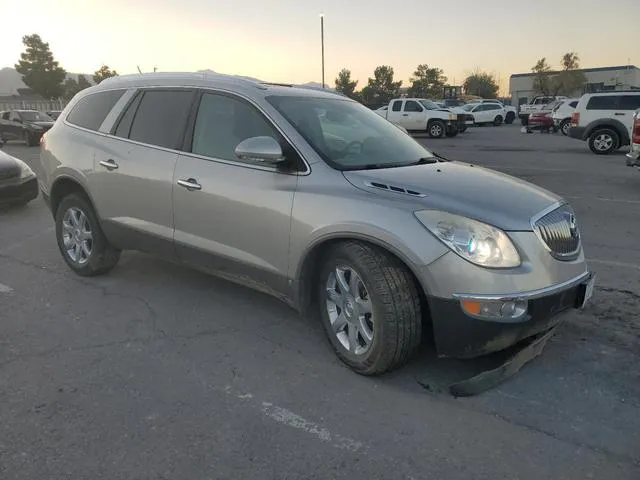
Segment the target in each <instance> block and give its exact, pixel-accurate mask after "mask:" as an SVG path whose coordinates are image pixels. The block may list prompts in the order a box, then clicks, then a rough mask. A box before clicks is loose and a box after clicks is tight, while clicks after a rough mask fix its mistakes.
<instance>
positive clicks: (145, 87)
mask: <svg viewBox="0 0 640 480" xmlns="http://www.w3.org/2000/svg"><path fill="white" fill-rule="evenodd" d="M155 88H159V89H167V88H184V89H191V90H202V91H205V90H206V91H211V92H213V93H216V92H219V93H224V94H230V95H233V96H235V97H238V98H241V99H243V100H246V101H248V102H249V103H250V104H251V105H253V106H254V107H255V108H256V109H257V110H258V111H259V112H260V113H262V114H263V115H264V116H265V117H266V118H267V119H268V120H269V121H270V122H271V124H272V125H273V126H274V128H275V129H276V130H277V131H278V132H280V134H281V135H282V136H283V137H284V139H285V140H286V141H287V142H289V144H290V145H291V146H292V147H293V149H294V150H295V151H296V153H297V154H298V155H299V156H300V158H301V159H302V163H303V164H304V166H305V167H306V168H305V170H304V171H300V172H284V171H280V170H278V169H277V167H265V166H264V165H251V164H249V163H242V162H239V161H237V162H236V161H233V160H223V159H219V158H213V157H207V156H204V155H199V154H195V153H192V152H185V151H183V150H175V149H172V148H165V147H160V146H158V145H152V144H149V143H144V142H138V141H136V140H131V139H129V138H122V137H118V136H116V135H112V134H110V133H105V132H102V131H96V130H90V129H88V128H85V127H81V126H79V125H75V124H73V123H70V122H68V121H67V118H66V117H67V116H68V114H67V115H65V118H63V119H62V122H63V123H64V125H66V126H68V127H71V128H75V129H78V130H82V131H84V132H87V133H92V134H96V135H100V136H102V137H107V138H111V139H118V140H120V141H123V142H128V143H132V144H134V145H140V146H143V147H149V148H153V149H156V150H160V151H163V152H171V153H177V154H178V155H184V156H189V157H194V158H198V159H201V160H206V161H209V162H218V163H224V164H227V165H234V166H238V167H243V168H250V169H254V170H262V171H268V172H273V173H279V174H282V175H295V176H307V175H309V174H310V173H311V164H310V163H309V162H308V161H307V159H306V158H305V157H304V155H302V152H301V151H300V149H299V148H298V147H297V146H296V145H295V143H294V142H292V141H291V139H290V138H289V136H288V135H286V134H285V132H284V131H283V129H282V128H280V126H279V125H278V124H277V123H276V122H275V121H274V119H273V118H272V117H271V115H269V114H268V113H267V112H265V111H264V109H263V108H262V107H260V105H258V104H257V103H256V102H255V101H254V100H252V99H251V98H249V97H247V96H246V95H243V94H241V93H238V92H236V91H234V90H229V89H225V88H221V87H197V86H186V85H140V86H138V85H131V86H130V87H129V88H122V87H119V88H117V87H115V86H114V88H110V89H104V90H99V91H96V92H92V93H90V94H88V95H93V94H95V93H100V92H106V91H111V90H125V93H124V94H123V95H122V97H120V99H119V100H118V102H116V104H115V105H114V106H113V108H112V109H111V111H110V112H109V113H108V114H107V116H106V117H105V120H104V121H103V122H102V125H101V126H100V129H102V128H103V127H105V126H106V121H107V119H108V118H110V117H111V115H112V114H113V113H114V112H115V115H116V118H117V117H118V116H119V115H120V114H121V113H122V108H124V105H121V106H120V110H116V106H118V105H120V100H122V98H123V97H124V96H126V95H127V94H128V93H129V91H130V90H131V91H133V92H134V94H135V93H136V92H138V91H139V90H149V89H155ZM88 95H84V96H83V97H82V98H84V97H85V96H88ZM129 98H130V97H129ZM79 100H80V99H78V101H79ZM76 103H77V102H76ZM127 104H128V103H127ZM127 104H125V105H127ZM112 126H113V125H112Z"/></svg>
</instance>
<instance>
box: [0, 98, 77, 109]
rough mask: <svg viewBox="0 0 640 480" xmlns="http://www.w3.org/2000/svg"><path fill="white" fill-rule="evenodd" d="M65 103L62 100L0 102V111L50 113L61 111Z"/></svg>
mask: <svg viewBox="0 0 640 480" xmlns="http://www.w3.org/2000/svg"><path fill="white" fill-rule="evenodd" d="M66 104H67V102H65V101H64V100H19V99H16V100H15V101H13V100H0V110H5V111H6V110H38V111H41V112H51V111H53V110H62V109H63V108H64V107H65V105H66Z"/></svg>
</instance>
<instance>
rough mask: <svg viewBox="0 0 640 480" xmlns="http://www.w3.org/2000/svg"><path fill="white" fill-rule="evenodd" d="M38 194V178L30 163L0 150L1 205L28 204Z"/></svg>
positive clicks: (1, 143) (1, 142) (0, 146)
mask: <svg viewBox="0 0 640 480" xmlns="http://www.w3.org/2000/svg"><path fill="white" fill-rule="evenodd" d="M3 146H4V141H2V140H1V139H0V148H2V147H3ZM37 196H38V180H37V179H36V176H35V174H34V173H33V170H31V168H30V167H29V165H27V164H26V163H24V162H23V161H22V160H19V159H17V158H15V157H13V156H11V155H9V154H8V153H6V152H3V151H1V150H0V206H7V205H26V204H27V203H29V202H30V201H31V200H33V199H34V198H36V197H37Z"/></svg>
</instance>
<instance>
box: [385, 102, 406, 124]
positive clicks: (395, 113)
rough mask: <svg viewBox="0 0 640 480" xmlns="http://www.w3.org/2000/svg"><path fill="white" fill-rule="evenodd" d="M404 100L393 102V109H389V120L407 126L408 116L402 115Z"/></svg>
mask: <svg viewBox="0 0 640 480" xmlns="http://www.w3.org/2000/svg"><path fill="white" fill-rule="evenodd" d="M402 103H403V101H402V100H394V101H393V102H392V103H391V109H390V110H388V111H387V120H389V121H390V122H393V123H397V124H398V125H402V126H403V127H404V128H407V126H406V125H405V124H406V117H403V116H402Z"/></svg>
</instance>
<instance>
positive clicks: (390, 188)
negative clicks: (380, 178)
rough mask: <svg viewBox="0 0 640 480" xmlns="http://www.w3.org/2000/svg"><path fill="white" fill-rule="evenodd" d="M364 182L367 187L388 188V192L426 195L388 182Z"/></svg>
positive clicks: (418, 195)
mask: <svg viewBox="0 0 640 480" xmlns="http://www.w3.org/2000/svg"><path fill="white" fill-rule="evenodd" d="M364 184H365V185H366V186H367V187H371V188H378V189H380V190H386V191H388V192H395V193H403V194H405V195H411V196H412V197H426V195H425V194H424V193H420V192H416V191H415V190H410V189H408V188H404V187H397V186H395V185H387V184H386V183H380V182H370V181H366V182H364Z"/></svg>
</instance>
